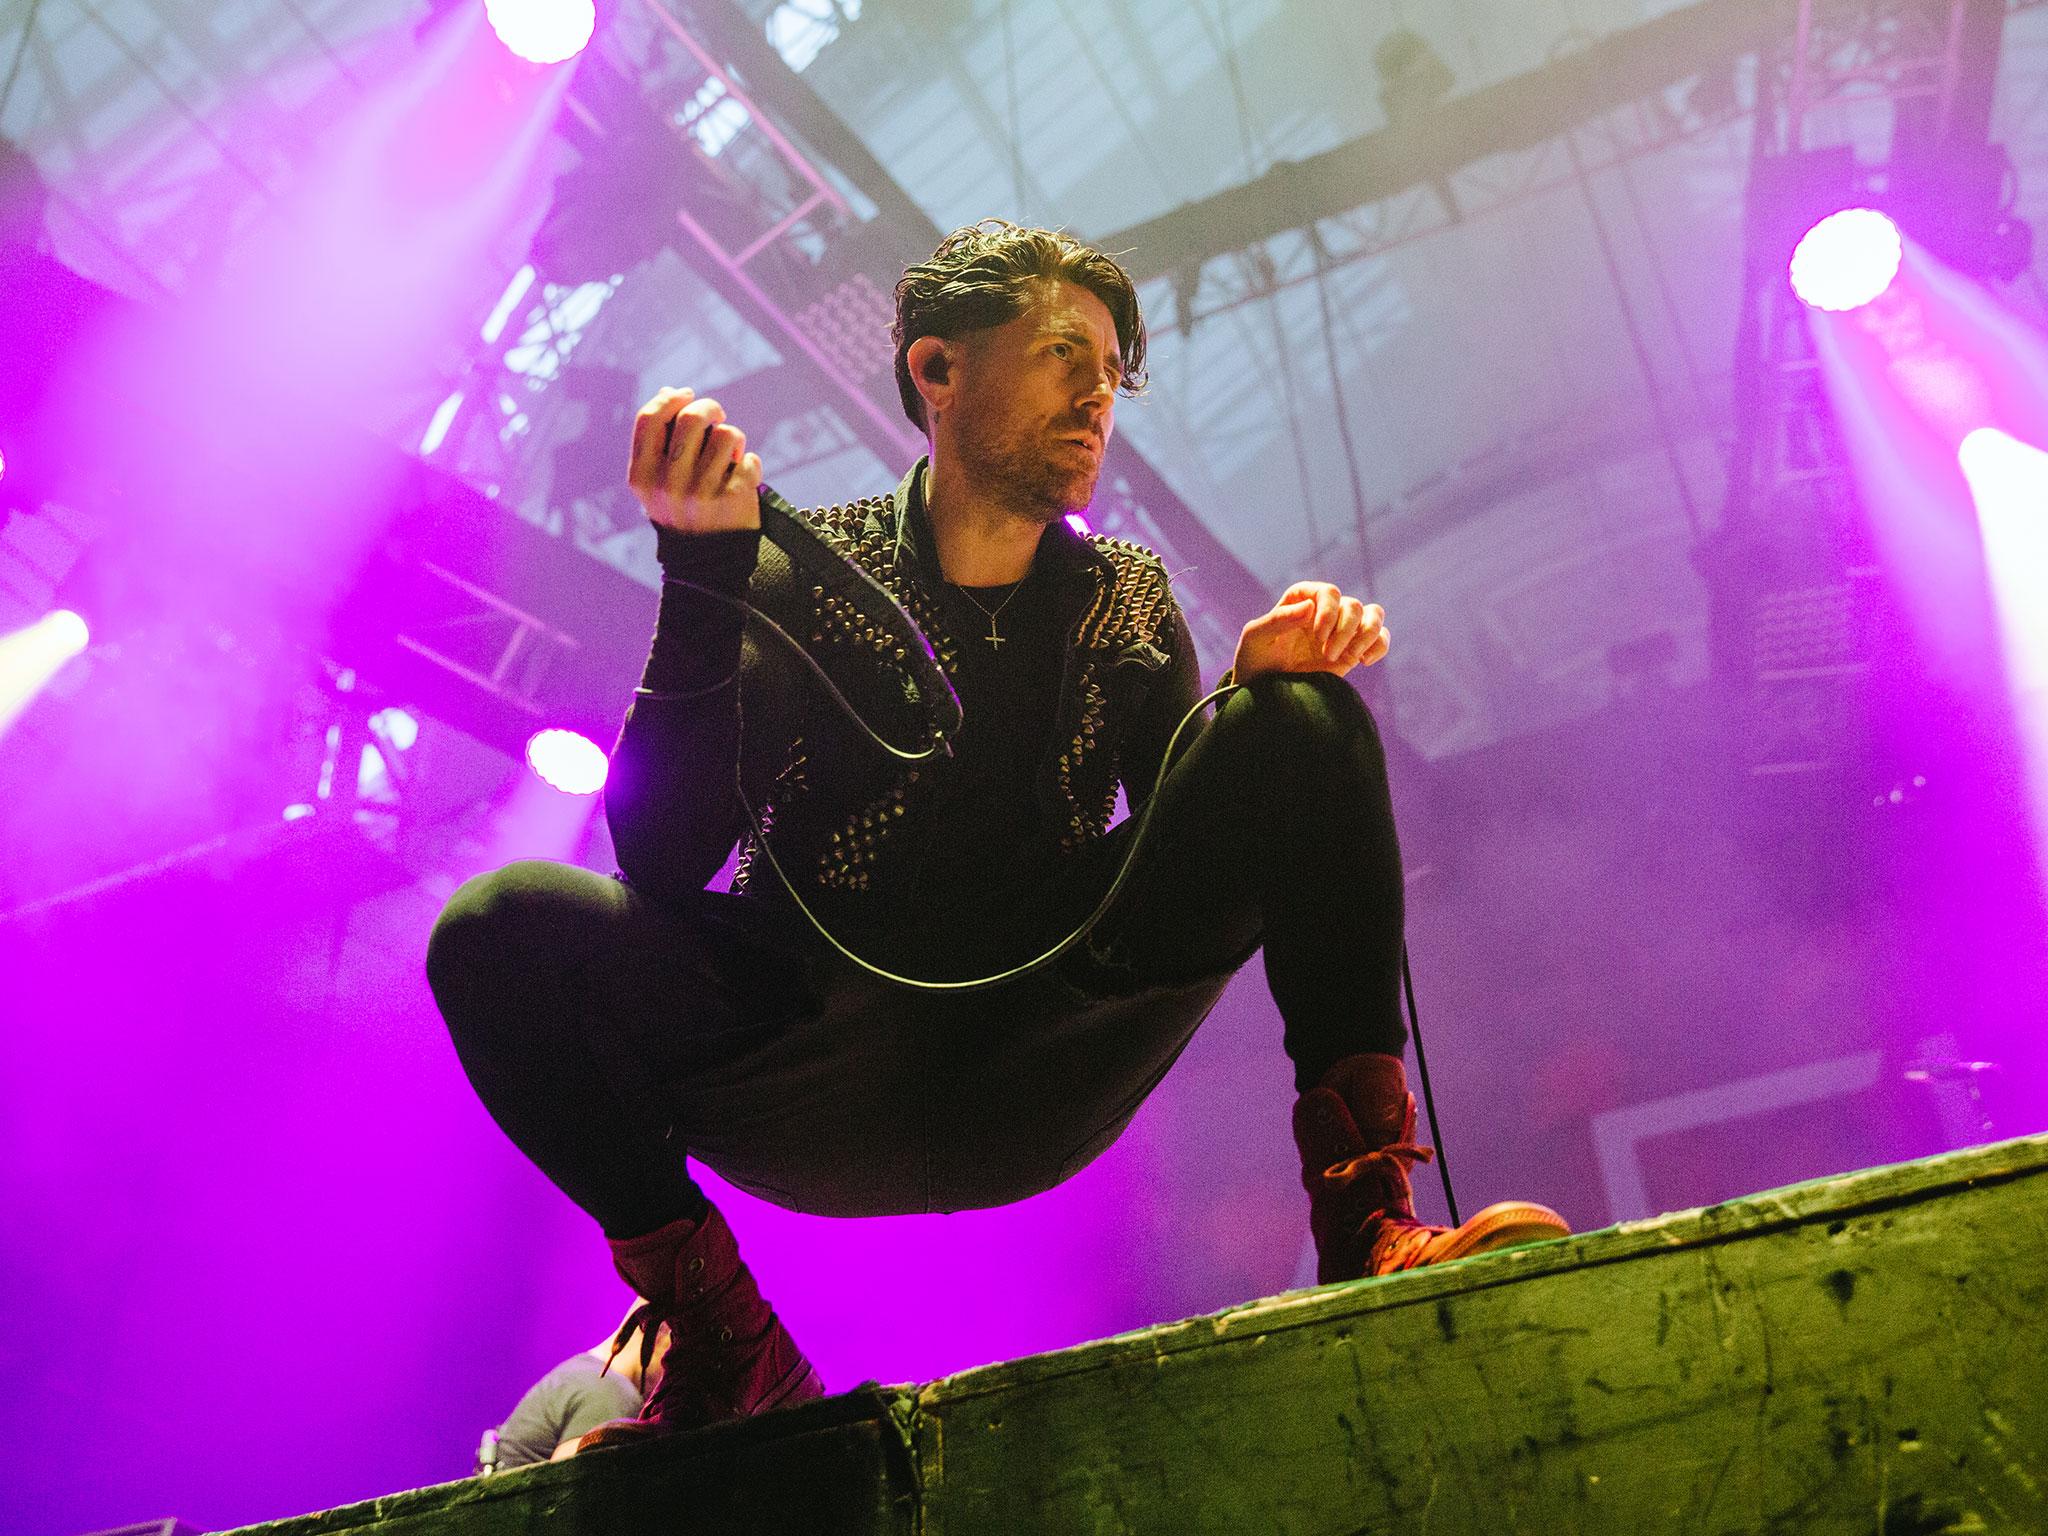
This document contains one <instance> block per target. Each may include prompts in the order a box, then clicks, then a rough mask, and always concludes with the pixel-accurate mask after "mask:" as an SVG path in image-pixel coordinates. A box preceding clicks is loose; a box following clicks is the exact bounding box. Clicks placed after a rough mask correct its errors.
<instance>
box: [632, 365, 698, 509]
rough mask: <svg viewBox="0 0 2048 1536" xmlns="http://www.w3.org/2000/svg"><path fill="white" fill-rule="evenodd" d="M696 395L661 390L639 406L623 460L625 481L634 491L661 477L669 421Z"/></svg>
mask: <svg viewBox="0 0 2048 1536" xmlns="http://www.w3.org/2000/svg"><path fill="white" fill-rule="evenodd" d="M695 398H696V394H695V392H694V391H692V390H687V389H663V390H658V391H657V392H656V393H655V396H654V398H653V399H651V400H649V401H648V402H647V403H646V404H645V405H643V406H641V407H640V410H639V412H638V414H636V415H635V416H634V417H633V446H632V451H631V453H630V454H629V455H628V458H627V461H626V483H627V484H628V485H630V486H632V487H633V488H634V489H636V490H652V489H653V488H654V486H655V485H656V484H657V483H658V482H659V481H660V479H661V468H662V465H661V461H662V454H663V453H664V451H665V450H666V449H667V447H668V431H669V423H670V422H672V421H674V420H675V417H676V413H677V412H678V411H680V410H682V408H683V407H684V406H686V405H688V404H689V403H690V402H691V401H692V400H694V399H695Z"/></svg>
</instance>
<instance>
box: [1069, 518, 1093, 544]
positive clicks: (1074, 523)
mask: <svg viewBox="0 0 2048 1536" xmlns="http://www.w3.org/2000/svg"><path fill="white" fill-rule="evenodd" d="M1067 526H1068V527H1069V528H1071V529H1073V530H1074V532H1076V533H1078V534H1080V535H1081V537H1082V538H1084V539H1085V538H1087V537H1088V534H1089V528H1088V519H1087V518H1085V517H1083V516H1082V515H1081V514H1080V513H1078V512H1069V513H1068V514H1067Z"/></svg>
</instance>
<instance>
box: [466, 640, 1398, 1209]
mask: <svg viewBox="0 0 2048 1536" xmlns="http://www.w3.org/2000/svg"><path fill="white" fill-rule="evenodd" d="M1191 729H1192V728H1191ZM1159 796H1160V798H1159V803H1158V805H1157V808H1156V809H1155V811H1154V813H1153V816H1152V819H1151V823H1150V826H1149V828H1148V830H1147V832H1146V835H1145V839H1144V842H1143V844H1142V846H1141V847H1140V849H1139V854H1138V860H1137V863H1136V864H1135V866H1134V867H1133V869H1132V871H1131V876H1130V879H1129V881H1128V882H1127V883H1126V885H1125V886H1124V889H1123V890H1122V891H1121V892H1120V893H1119V895H1118V897H1117V900H1116V903H1115V905H1114V906H1113V907H1112V908H1111V909H1110V911H1109V912H1107V913H1106V914H1105V915H1104V917H1103V919H1102V921H1101V922H1100V923H1099V924H1097V926H1096V928H1095V929H1094V930H1093V931H1092V932H1091V934H1090V935H1089V937H1088V939H1087V941H1086V942H1085V944H1083V945H1078V946H1076V947H1075V949H1073V950H1071V951H1069V952H1068V954H1067V955H1065V956H1063V957H1062V958H1061V959H1060V960H1059V961H1057V962H1055V963H1054V964H1053V965H1051V966H1048V967H1045V968H1042V969H1041V970H1039V971H1036V972H1033V973H1032V974H1030V975H1028V976H1026V977H1023V978H1020V979H1018V980H1015V981H1011V982H1006V983H1003V984H1001V985H999V986H995V987H990V988H984V989H978V990H975V991H971V992H964V993H929V992H918V991H912V990H910V989H907V988H903V987H898V986H896V985H894V984H893V983H889V982H884V981H881V980H879V979H877V978H875V977H873V976H871V975H869V974H868V973H866V972H864V971H862V970H860V969H859V968H858V967H855V966H853V965H851V964H849V963H848V962H846V961H845V960H844V959H843V958H841V957H839V956H838V955H836V954H834V953H832V952H831V951H830V950H829V949H828V948H827V947H826V946H825V945H824V944H823V941H822V940H820V939H819V938H818V937H817V935H816V934H815V933H814V932H812V931H811V930H810V928H809V925H808V923H807V922H806V921H805V920H804V918H803V917H802V916H801V914H798V913H796V912H795V911H794V909H792V908H788V907H785V906H783V905H780V904H777V905H772V906H771V905H770V904H768V903H766V902H764V901H762V900H759V899H756V898H751V897H745V896H734V895H729V894H726V893H723V892H710V891H707V892H702V893H697V894H696V895H695V897H694V899H693V900H692V901H690V902H689V903H688V904H686V905H684V906H683V907H681V908H679V909H678V908H675V907H661V906H656V905H654V904H653V903H651V902H648V901H647V900H645V899H644V898H642V897H640V896H639V895H637V894H636V893H635V892H634V891H633V890H632V889H631V888H630V887H629V886H627V885H625V884H624V883H622V882H620V881H618V880H612V879H607V878H605V877H604V876H601V875H596V874H593V873H591V872H590V871H588V870H583V869H577V868H574V867H571V866H566V865H556V864H548V863H541V862H525V863H519V864H513V865H511V866H509V867H507V868H505V869H502V870H499V871H497V872H496V873H493V874H488V875H481V876H478V877H477V878H476V879H474V880H471V881H469V882H468V883H467V884H465V885H464V886H463V887H462V888H461V889H460V890H459V891H457V892H456V893H455V896H454V897H453V898H452V899H451V900H450V902H449V903H448V906H447V908H446V910H445V911H444V912H443V913H442V914H441V918H440V921H439V922H438V923H437V924H436V926H435V928H434V934H433V939H432V941H431V943H430V945H429V947H428V954H427V974H428V978H429V980H430V982H431V983H432V986H433V990H434V996H435V999H436V1001H437V1002H438V1003H439V1004H440V1007H441V1011H442V1014H443V1015H444V1017H445V1018H446V1019H447V1022H448V1029H449V1033H450V1035H451V1036H452V1038H453V1040H454V1043H455V1049H456V1053H457V1055H458V1056H459V1057H460V1059H461V1062H462V1065H463V1069H464V1070H465V1071H466V1072H467V1073H468V1075H469V1079H470V1082H471V1083H472V1084H473V1085H474V1087H475V1088H476V1091H477V1093H478V1095H479V1097H481V1098H482V1100H483V1102H484V1106H485V1108H486V1109H488V1110H489V1111H490V1113H491V1115H492V1116H493V1118H495V1119H496V1120H497V1122H498V1124H499V1125H500V1126H501V1127H503V1129H504V1131H505V1133H506V1134H507V1135H508V1136H510V1137H511V1138H512V1141H513V1142H514V1143H515V1144H516V1145H517V1146H518V1147H519V1149H520V1150H521V1151H522V1152H524V1153H525V1154H526V1155H527V1156H528V1157H530V1158H532V1159H533V1161H534V1162H535V1163H536V1164H538V1165H539V1167H540V1169H541V1171H542V1172H543V1173H545V1174H547V1176H548V1177H549V1178H550V1179H552V1180H553V1181H554V1183H555V1184H556V1185H557V1186H558V1187H559V1188H561V1190H562V1191H563V1192H564V1193H565V1194H567V1195H568V1196H569V1198H570V1199H572V1200H574V1201H575V1202H576V1203H577V1204H578V1205H580V1206H581V1207H582V1208H583V1209H584V1210H586V1211H588V1212H589V1213H590V1214H591V1215H592V1216H593V1217H595V1218H596V1219H597V1221H598V1222H599V1224H600V1225H601V1226H602V1227H603V1228H604V1230H605V1232H606V1234H607V1235H608V1236H611V1237H632V1236H637V1235H639V1234H641V1233H643V1232H648V1231H652V1230H653V1229H654V1228H656V1227H659V1226H662V1225H664V1224H666V1223H667V1222H669V1221H671V1220H674V1219H675V1218H676V1217H677V1216H680V1215H683V1214H686V1213H688V1212H690V1211H692V1210H694V1209H697V1208H698V1207H699V1202H700V1201H701V1199H702V1196H701V1194H700V1192H699V1191H698V1190H697V1187H696V1186H695V1184H694V1183H693V1182H692V1181H691V1180H690V1178H689V1176H688V1173H687V1171H686V1170H685V1167H684V1154H685V1153H688V1154H690V1155H692V1156H695V1157H696V1158H698V1159H699V1160H700V1161H702V1162H704V1163H706V1164H707V1165H709V1166H710V1167H712V1168H715V1169H717V1170H718V1171H719V1172H720V1173H721V1174H722V1175H724V1176H725V1177H727V1178H729V1179H731V1180H732V1181H733V1182H734V1183H735V1184H738V1185H740V1186H741V1187H742V1188H746V1189H749V1190H752V1191H753V1192H755V1193H757V1194H760V1195H762V1196H763V1197H765V1198H767V1199H769V1200H772V1201H774V1202H775V1203H777V1204H779V1205H783V1206H787V1207H789V1208H791V1209H794V1210H804V1211H814V1212H818V1213H821V1214H826V1215H840V1216H853V1215H884V1214H896V1213H902V1212H911V1211H929V1210H961V1209H971V1208H977V1207H985V1206H992V1205H1002V1204H1007V1203H1009V1202H1011V1201H1015V1200H1021V1199H1023V1198H1025V1197H1027V1196H1029V1195H1033V1194H1036V1193H1038V1192H1039V1191H1041V1190H1044V1189H1048V1188H1051V1187H1052V1186H1053V1185H1055V1184H1057V1183H1059V1182H1060V1181H1061V1180H1063V1179H1065V1178H1067V1177H1069V1176H1071V1175H1072V1174H1073V1173H1075V1172H1077V1171H1078V1170H1079V1169H1080V1168H1082V1167H1083V1166H1085V1165H1086V1164H1087V1163H1088V1162H1089V1161H1090V1160H1091V1159H1093V1158H1094V1157H1095V1156H1096V1155H1097V1154H1099V1153H1100V1152H1101V1151H1102V1150H1103V1149H1104V1148H1105V1147H1107V1146H1108V1145H1109V1144H1110V1143H1111V1142H1112V1141H1114V1140H1115V1139H1116V1137H1117V1135H1118V1134H1119V1133H1120V1132H1121V1131H1122V1129H1123V1127H1124V1126H1125V1125H1126V1124H1127V1123H1128V1122H1129V1120H1130V1118H1131V1116H1132V1115H1133V1114H1134V1113H1135V1112H1136V1111H1137V1108H1138V1106H1139V1105H1140V1104H1141V1103H1142V1102H1143V1101H1144V1099H1145V1097H1146V1095H1147V1094H1149V1093H1150V1092H1151V1090H1152V1089H1153V1087H1154V1086H1155V1085H1156V1084H1157V1083H1158V1082H1159V1080H1160V1078H1162V1077H1163V1076H1164V1075H1165V1074H1166V1071H1167V1069H1168V1068H1169V1067H1170V1066H1172V1064H1173V1062H1174V1060H1175V1059H1176V1058H1177V1057H1178V1056H1179V1054H1180V1052H1181V1050H1182V1049H1183V1047H1185V1045H1186V1044H1187V1042H1188V1039H1189V1038H1190V1037H1191V1036H1192V1035H1193V1033H1194V1030H1195V1028H1196V1026H1197V1025H1198V1024H1200V1023H1201V1021H1202V1019H1203V1018H1204V1017H1205V1016H1206V1015H1207V1014H1208V1012H1209V1010H1210V1009H1211V1008H1212V1007H1213V1006H1214V1005H1215V1002H1216V999H1217V997H1218V996H1219V995H1220V994H1221V993H1222V990H1223V988H1224V986H1225V984H1226V983H1227V982H1228V981H1229V980H1230V978H1231V976H1232V975H1233V974H1234V973H1235V972H1236V970H1237V969H1238V968H1239V967H1240V966H1242V965H1243V964H1244V963H1245V961H1246V960H1248V959H1249V958H1250V957H1251V955H1252V953H1253V951H1255V950H1257V949H1259V948H1260V947H1261V946H1262V945H1263V947H1264V950H1265V963H1266V977H1267V982H1268V985H1269V986H1270V988H1271V990H1272V993H1273V998H1274V1001H1275V1002H1276V1004H1277V1005H1278V1007H1279V1010H1280V1015H1281V1018H1282V1020H1283V1023H1284V1044H1285V1047H1286V1050H1287V1053H1288V1055H1289V1057H1290V1058H1291V1059H1292V1061H1293V1063H1294V1067H1295V1078H1296V1084H1297V1087H1299V1088H1306V1087H1308V1086H1310V1085H1312V1084H1313V1083H1314V1082H1315V1081H1316V1080H1317V1079H1318V1078H1320V1077H1321V1075H1322V1073H1323V1072H1324V1071H1325V1070H1326V1069H1327V1068H1328V1067H1329V1066H1330V1064H1331V1063H1333V1062H1335V1061H1337V1060H1338V1059H1339V1058H1341V1057H1344V1056H1348V1055H1351V1054H1354V1053H1356V1052H1360V1051H1385V1052H1389V1053H1399V1052H1400V1051H1401V1050H1402V1049H1403V1047H1404V1045H1405V1044H1406V1038H1407V1036H1406V1029H1405V1027H1404V1025H1403V1023H1402V1019H1401V1014H1400V1003H1399V991H1400V967H1401V905H1402V904H1401V894H1402V892H1401V858H1400V850H1399V848H1398V846H1397V844H1396V841H1395V835H1394V822H1393V809H1392V805H1391V802H1390V800H1389V797H1388V792H1387V778H1386V759H1385V754H1384V753H1383V751H1382V749H1381V746H1380V740H1379V735H1378V731H1377V728H1376V727H1375V725H1374V723H1373V720H1372V717H1371V715H1370V713H1369V712H1368V711H1367V709H1366V707H1365V705H1364V703H1363V702H1362V701H1361V700H1360V699H1359V697H1358V695H1357V694H1356V693H1355V692H1354V691H1353V690H1352V689H1351V688H1350V686H1349V685H1348V684H1346V683H1344V682H1342V681H1341V680H1339V679H1336V678H1333V677H1330V676H1328V675H1326V674H1301V675H1294V674H1290V675H1285V676H1267V677H1263V678H1258V679H1254V680H1253V682H1251V683H1250V684H1249V685H1247V686H1246V687H1245V688H1244V689H1243V690H1241V691H1240V692H1238V693H1235V694H1232V695H1231V696H1230V697H1228V698H1227V699H1226V700H1225V701H1224V702H1223V704H1222V705H1221V706H1220V707H1219V708H1218V710H1217V713H1216V717H1215V718H1214V719H1213V720H1212V721H1210V722H1209V723H1208V724H1207V726H1206V727H1204V728H1203V729H1202V730H1201V732H1200V734H1199V735H1198V736H1197V737H1196V739H1195V740H1194V742H1193V744H1192V745H1191V746H1188V747H1186V748H1185V749H1184V750H1183V751H1182V753H1181V755H1180V757H1179V758H1178V759H1177V760H1176V761H1175V763H1174V765H1173V766H1172V768H1171V769H1170V770H1169V771H1168V773H1167V777H1166V781H1165V783H1164V784H1163V786H1162V787H1161V789H1160V792H1159ZM1134 826H1135V818H1131V819H1127V820H1126V821H1124V822H1123V823H1122V824H1120V825H1119V826H1118V827H1117V828H1116V829H1115V830H1113V831H1112V832H1111V833H1110V834H1109V836H1107V837H1106V838H1104V839H1101V840H1100V841H1099V842H1098V843H1096V844H1094V845H1092V846H1091V847H1090V848H1089V849H1087V850H1086V851H1084V852H1083V853H1081V854H1079V855H1076V856H1075V858H1074V859H1072V860H1071V861H1069V863H1068V865H1067V866H1065V867H1064V868H1063V869H1062V871H1061V873H1060V875H1059V877H1058V879H1057V880H1056V881H1054V882H1052V883H1051V884H1049V885H1048V886H1047V887H1046V888H1045V889H1042V890H1040V891H1037V892H1034V893H1032V895H1031V897H1030V899H1029V900H1027V901H1025V902H1024V903H1023V904H1021V905H1020V907H1019V908H1018V909H1017V923H1018V925H1019V931H1020V932H1024V933H1029V934H1034V935H1037V936H1039V937H1041V938H1043V940H1044V944H1043V946H1042V947H1043V948H1049V947H1050V945H1051V942H1052V941H1054V940H1057V939H1058V938H1059V937H1060V936H1061V935H1062V934H1064V933H1066V932H1068V931H1070V930H1071V929H1072V928H1073V927H1075V926H1076V925H1077V924H1078V923H1079V922H1080V920H1081V919H1082V918H1083V917H1085V916H1086V915H1087V913H1088V912H1089V911H1090V910H1092V908H1093V907H1094V905H1095V904H1096V902H1097V901H1099V900H1100V897H1101V894H1102V892H1104V891H1105V890H1107V889H1108V886H1109V882H1110V880H1111V879H1112V878H1113V876H1114V873H1115V870H1116V868H1117V867H1118V865H1119V864H1120V862H1121V860H1122V857H1123V851H1124V849H1125V848H1126V847H1127V846H1128V839H1129V835H1130V833H1131V831H1132V830H1133V827H1134ZM1039 952H1041V951H1040V950H1039V949H1032V950H1026V951H1023V953H1024V954H1025V955H1029V954H1033V953H1039Z"/></svg>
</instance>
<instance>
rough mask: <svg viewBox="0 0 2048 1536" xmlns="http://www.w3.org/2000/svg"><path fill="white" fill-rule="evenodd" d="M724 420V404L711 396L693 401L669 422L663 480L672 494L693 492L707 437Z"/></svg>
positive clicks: (682, 494) (686, 494) (678, 494)
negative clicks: (692, 487)
mask: <svg viewBox="0 0 2048 1536" xmlns="http://www.w3.org/2000/svg"><path fill="white" fill-rule="evenodd" d="M724 420H725V407H723V406H721V405H720V404H719V403H718V402H717V401H716V400H712V399H709V398H706V399H703V400H692V401H691V402H690V403H689V404H688V405H686V406H684V407H683V408H682V410H680V411H678V412H677V413H676V415H675V418H674V420H673V421H671V422H670V423H669V435H668V446H667V448H666V449H665V450H664V461H663V465H662V483H663V485H664V486H665V487H666V488H667V490H668V492H669V494H670V495H672V496H688V495H690V494H692V492H691V489H690V487H691V486H692V484H694V483H695V481H696V478H697V469H698V460H699V459H700V458H701V457H702V456H703V452H704V446H705V440H706V439H707V438H708V437H709V436H710V434H711V433H712V431H713V430H714V429H715V428H716V427H717V426H718V425H719V424H720V423H721V422H723V421H724Z"/></svg>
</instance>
